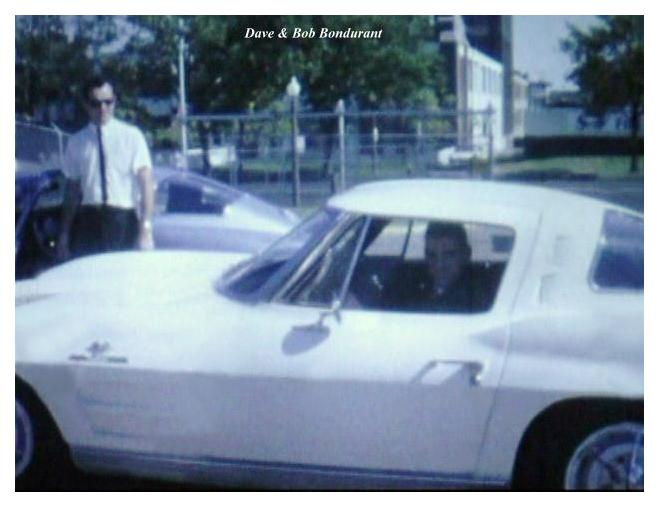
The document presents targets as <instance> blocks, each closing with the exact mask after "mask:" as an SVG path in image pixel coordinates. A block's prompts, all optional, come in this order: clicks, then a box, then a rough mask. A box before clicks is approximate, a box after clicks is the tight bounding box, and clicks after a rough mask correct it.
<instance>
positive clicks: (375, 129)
mask: <svg viewBox="0 0 659 507" xmlns="http://www.w3.org/2000/svg"><path fill="white" fill-rule="evenodd" d="M373 124H374V125H373V152H372V154H371V156H372V168H373V174H375V173H376V172H377V169H378V140H379V139H380V132H379V131H378V127H377V125H375V119H374V120H373Z"/></svg>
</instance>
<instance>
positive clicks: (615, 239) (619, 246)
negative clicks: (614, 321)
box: [591, 210, 644, 290]
mask: <svg viewBox="0 0 659 507" xmlns="http://www.w3.org/2000/svg"><path fill="white" fill-rule="evenodd" d="M643 257H644V255H643V218H641V217H637V216H634V215H629V214H627V213H622V212H619V211H613V210H608V211H607V212H606V213H605V214H604V222H603V224H602V233H601V237H600V242H599V247H598V249H597V252H596V253H595V259H594V262H593V270H592V277H591V280H592V282H593V283H594V284H595V286H596V287H597V288H600V289H627V290H643V279H644V271H643Z"/></svg>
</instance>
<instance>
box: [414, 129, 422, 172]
mask: <svg viewBox="0 0 659 507" xmlns="http://www.w3.org/2000/svg"><path fill="white" fill-rule="evenodd" d="M422 160H423V124H422V122H421V120H419V121H417V123H416V164H415V165H416V172H417V173H420V172H421V171H419V166H420V164H421V161H422Z"/></svg>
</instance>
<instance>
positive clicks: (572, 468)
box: [565, 423, 643, 490]
mask: <svg viewBox="0 0 659 507" xmlns="http://www.w3.org/2000/svg"><path fill="white" fill-rule="evenodd" d="M565 489H581V490H583V489H596V490H606V489H643V425H642V424H638V423H620V424H614V425H611V426H606V427H604V428H601V429H600V430H598V431H596V432H595V433H592V434H591V435H590V436H589V437H588V438H587V439H586V440H584V441H583V442H582V443H581V445H579V447H578V448H577V450H576V451H575V452H574V454H573V455H572V457H571V458H570V461H569V463H568V467H567V472H566V474H565Z"/></svg>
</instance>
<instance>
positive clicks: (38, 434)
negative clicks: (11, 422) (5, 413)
mask: <svg viewBox="0 0 659 507" xmlns="http://www.w3.org/2000/svg"><path fill="white" fill-rule="evenodd" d="M15 402H16V404H15V411H16V412H15V420H16V430H15V431H16V433H15V443H16V447H15V449H16V476H15V480H16V489H18V490H21V489H41V488H49V489H51V488H55V487H56V485H57V484H58V483H60V481H61V479H62V478H63V477H64V475H65V474H66V473H67V472H68V471H69V470H70V467H69V466H68V460H67V452H68V450H67V448H66V445H65V444H64V442H63V440H62V438H61V436H60V434H59V431H58V430H57V428H56V426H55V424H54V422H53V420H52V418H51V417H50V415H49V414H48V412H47V410H46V409H45V408H44V407H43V405H42V404H41V403H40V402H39V401H38V400H37V398H36V396H34V395H33V394H32V393H31V392H30V391H29V390H28V389H27V388H25V387H24V386H22V385H21V384H19V383H17V384H16V397H15Z"/></svg>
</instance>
